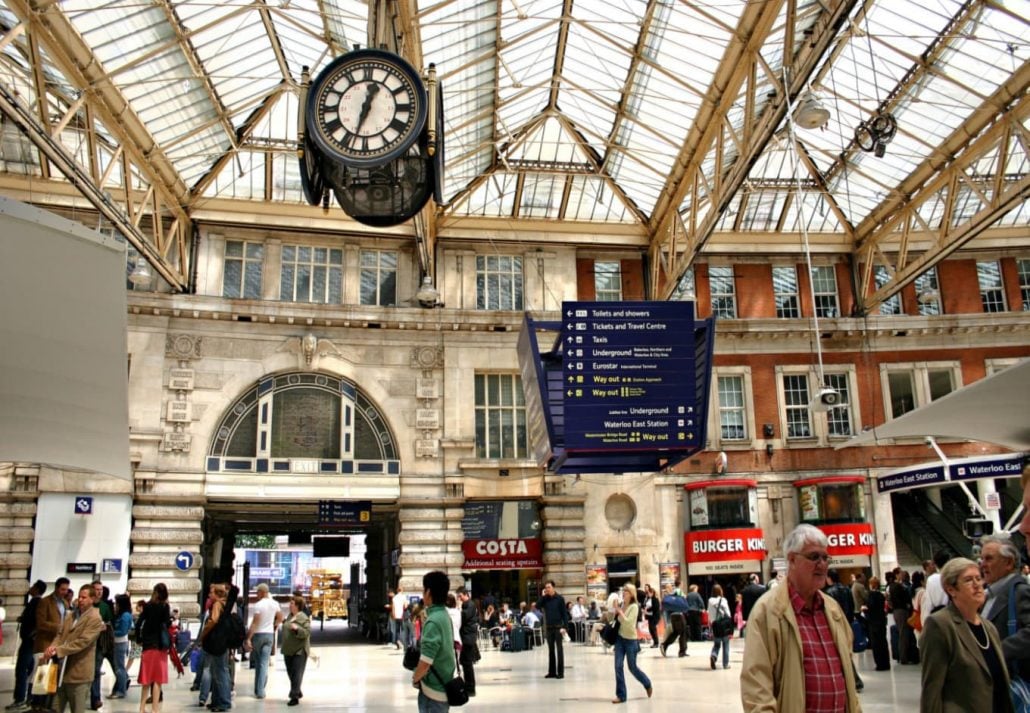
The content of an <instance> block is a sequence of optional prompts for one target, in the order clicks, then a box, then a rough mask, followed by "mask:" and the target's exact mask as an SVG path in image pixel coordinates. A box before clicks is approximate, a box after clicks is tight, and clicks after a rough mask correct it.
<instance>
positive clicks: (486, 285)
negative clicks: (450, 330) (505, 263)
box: [476, 255, 621, 311]
mask: <svg viewBox="0 0 1030 713" xmlns="http://www.w3.org/2000/svg"><path fill="white" fill-rule="evenodd" d="M491 259H493V260H497V261H498V263H499V261H500V260H502V259H506V260H509V261H510V265H511V269H509V270H507V271H504V270H501V269H500V265H499V264H498V266H497V267H496V268H494V269H491V268H490V266H489V263H490V261H491ZM620 274H621V273H620ZM492 275H496V276H497V282H498V283H500V282H502V281H503V278H505V277H507V278H508V280H509V281H508V289H507V290H506V292H507V293H508V294H506V295H505V294H503V293H504V292H505V290H502V289H501V287H500V286H499V284H498V286H497V287H495V288H494V289H493V290H491V289H490V282H491V280H490V277H491V276H492ZM620 282H621V280H620ZM595 289H596V282H595ZM484 290H485V292H484ZM493 292H496V293H497V296H496V300H495V301H496V304H497V305H498V306H496V307H491V306H490V301H491V296H492V294H493ZM525 304H526V263H525V259H524V258H523V256H522V255H476V309H477V310H483V311H522V310H523V309H525ZM505 305H507V306H505Z"/></svg>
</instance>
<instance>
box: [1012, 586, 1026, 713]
mask: <svg viewBox="0 0 1030 713" xmlns="http://www.w3.org/2000/svg"><path fill="white" fill-rule="evenodd" d="M1021 579H1022V577H1020V576H1018V575H1017V576H1016V578H1015V581H1013V582H1012V585H1011V586H1010V587H1009V611H1008V614H1009V621H1008V624H1009V626H1008V629H1009V636H1012V635H1013V634H1015V633H1016V631H1017V630H1018V629H1019V620H1018V619H1017V618H1016V587H1017V586H1018V585H1019V583H1020V580H1021ZM1009 671H1010V674H1011V675H1010V678H1011V681H1012V682H1011V684H1010V686H1009V691H1010V693H1011V694H1012V709H1013V710H1014V711H1015V713H1030V684H1028V683H1027V681H1026V680H1025V679H1023V678H1021V677H1020V675H1019V668H1018V667H1013V668H1011V669H1009Z"/></svg>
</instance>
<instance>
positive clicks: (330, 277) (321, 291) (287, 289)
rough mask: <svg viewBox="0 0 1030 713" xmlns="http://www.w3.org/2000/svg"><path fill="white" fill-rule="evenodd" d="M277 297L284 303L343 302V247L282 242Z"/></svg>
mask: <svg viewBox="0 0 1030 713" xmlns="http://www.w3.org/2000/svg"><path fill="white" fill-rule="evenodd" d="M280 275H281V281H280V285H279V288H280V289H279V299H280V300H282V301H283V302H314V303H317V304H340V303H341V302H342V301H343V250H342V249H340V248H316V247H311V246H309V245H284V246H283V257H282V271H281V273H280Z"/></svg>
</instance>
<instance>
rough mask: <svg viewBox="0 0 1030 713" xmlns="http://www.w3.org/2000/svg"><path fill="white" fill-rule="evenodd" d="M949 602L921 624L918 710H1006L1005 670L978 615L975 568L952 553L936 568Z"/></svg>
mask: <svg viewBox="0 0 1030 713" xmlns="http://www.w3.org/2000/svg"><path fill="white" fill-rule="evenodd" d="M941 584H942V585H943V586H944V591H945V592H947V593H948V596H949V597H950V599H951V601H950V602H949V603H948V606H947V607H945V608H944V609H941V610H940V611H938V612H937V613H936V614H933V615H932V616H931V617H930V618H928V619H927V620H926V624H925V625H924V626H923V639H922V643H923V656H922V663H923V695H922V697H921V699H920V702H919V708H920V711H922V713H950V712H952V711H954V713H959V712H960V711H961V713H1011V711H1012V699H1011V698H1010V696H1009V674H1008V670H1007V669H1006V668H1005V657H1004V655H1003V654H1002V650H1001V639H1000V638H999V637H998V632H997V631H996V630H995V628H994V625H993V624H991V622H989V621H987V620H986V619H981V618H980V614H979V611H980V607H982V606H983V603H984V600H985V599H986V595H985V593H984V585H983V579H982V578H981V576H980V568H979V567H978V566H977V564H976V563H975V562H973V561H972V560H968V559H965V558H964V557H956V558H955V559H953V560H950V561H949V562H948V563H947V564H946V565H944V568H943V569H942V570H941Z"/></svg>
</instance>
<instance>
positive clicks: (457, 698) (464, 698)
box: [429, 666, 469, 706]
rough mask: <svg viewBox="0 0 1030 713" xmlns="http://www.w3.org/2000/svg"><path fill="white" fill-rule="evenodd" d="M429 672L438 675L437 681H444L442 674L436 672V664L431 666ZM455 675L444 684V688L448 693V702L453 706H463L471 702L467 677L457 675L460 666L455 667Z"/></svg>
mask: <svg viewBox="0 0 1030 713" xmlns="http://www.w3.org/2000/svg"><path fill="white" fill-rule="evenodd" d="M429 672H430V673H431V674H433V675H434V676H436V680H437V681H441V682H443V679H442V678H441V677H440V674H438V673H437V672H436V667H435V666H430V667H429ZM454 672H455V676H454V678H452V679H451V680H450V681H447V682H446V683H444V684H443V690H444V692H445V693H446V694H447V704H448V705H451V706H463V705H465V704H466V703H468V702H469V694H468V691H466V690H465V679H463V678H462V677H461V676H459V675H457V672H458V668H457V666H455V668H454Z"/></svg>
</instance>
